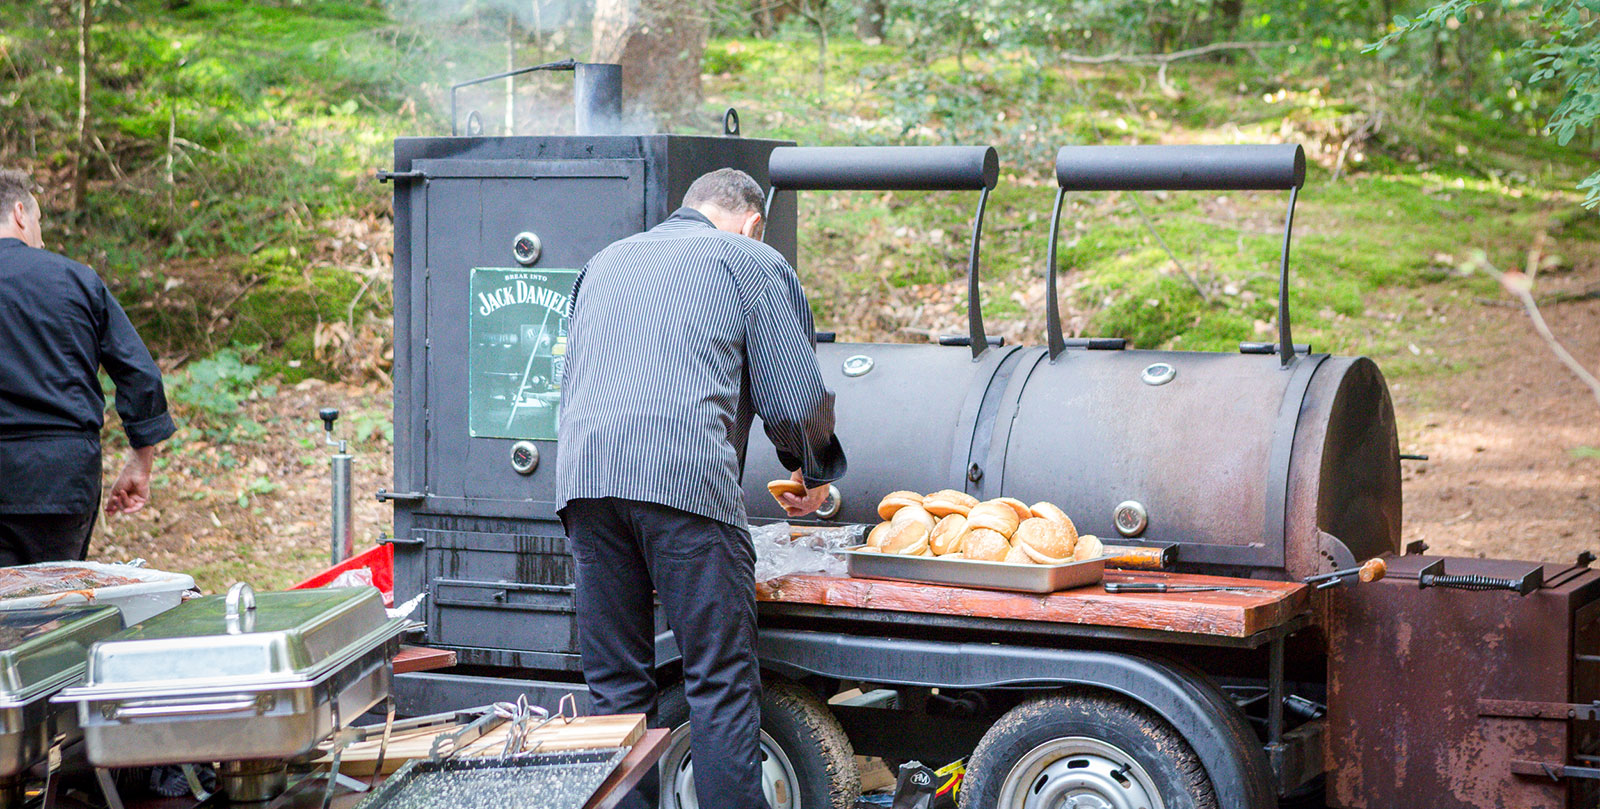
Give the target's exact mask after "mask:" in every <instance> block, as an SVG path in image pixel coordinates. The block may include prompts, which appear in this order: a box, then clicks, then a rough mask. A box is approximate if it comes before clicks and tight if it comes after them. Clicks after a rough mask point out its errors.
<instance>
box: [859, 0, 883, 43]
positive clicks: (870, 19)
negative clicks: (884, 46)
mask: <svg viewBox="0 0 1600 809" xmlns="http://www.w3.org/2000/svg"><path fill="white" fill-rule="evenodd" d="M860 11H861V16H859V17H857V18H856V36H857V37H859V38H861V39H879V40H881V39H883V24H884V17H885V16H886V15H887V14H888V12H889V3H888V0H861V9H860Z"/></svg>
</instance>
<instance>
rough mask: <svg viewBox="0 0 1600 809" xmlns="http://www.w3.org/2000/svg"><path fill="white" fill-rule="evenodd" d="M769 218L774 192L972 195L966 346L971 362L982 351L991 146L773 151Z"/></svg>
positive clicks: (993, 165) (993, 162)
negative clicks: (982, 264)
mask: <svg viewBox="0 0 1600 809" xmlns="http://www.w3.org/2000/svg"><path fill="white" fill-rule="evenodd" d="M767 176H768V178H769V179H770V181H771V183H772V188H771V189H770V190H768V191H767V204H766V208H765V210H764V212H763V213H764V214H765V215H766V216H768V217H770V215H771V213H772V199H773V197H775V196H777V194H778V192H779V191H782V190H789V191H977V192H978V211H977V213H976V214H974V215H973V217H972V247H971V250H970V252H969V254H968V256H967V331H968V340H969V342H968V343H967V345H970V346H971V347H972V358H973V359H977V358H978V357H979V356H980V355H982V354H983V352H984V351H985V350H986V349H988V347H989V341H988V339H987V338H986V337H985V334H984V329H983V302H982V301H981V300H980V299H979V296H978V255H979V250H978V246H979V244H980V242H981V240H982V237H983V212H984V209H985V208H987V207H988V204H989V191H990V190H992V189H993V188H994V187H995V184H996V183H998V182H999V181H1000V157H999V155H998V153H996V152H995V150H994V147H993V146H779V147H778V148H776V149H773V150H772V156H771V157H770V158H768V161H767Z"/></svg>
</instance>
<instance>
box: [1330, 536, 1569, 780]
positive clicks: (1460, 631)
mask: <svg viewBox="0 0 1600 809" xmlns="http://www.w3.org/2000/svg"><path fill="white" fill-rule="evenodd" d="M1438 558H1439V557H1428V556H1408V557H1402V558H1398V559H1394V560H1392V561H1391V564H1390V573H1389V577H1388V578H1386V579H1384V580H1382V581H1379V582H1375V583H1371V584H1361V585H1355V586H1345V587H1340V588H1337V589H1335V590H1332V591H1329V592H1328V593H1327V594H1326V597H1327V599H1328V601H1327V603H1326V605H1325V614H1326V616H1327V617H1326V622H1327V631H1328V722H1329V726H1328V745H1327V755H1328V760H1327V763H1328V769H1329V772H1328V804H1329V805H1330V806H1333V807H1338V808H1339V809H1390V807H1401V806H1405V807H1438V809H1457V808H1458V807H1459V808H1464V807H1472V808H1473V809H1561V808H1565V807H1579V806H1593V805H1594V804H1593V791H1592V789H1590V788H1589V787H1588V786H1587V785H1585V784H1577V785H1574V782H1573V781H1572V779H1560V780H1556V779H1551V778H1548V777H1532V776H1524V775H1516V774H1514V773H1512V771H1511V762H1512V761H1514V760H1523V761H1536V762H1550V763H1553V764H1568V763H1572V762H1571V759H1570V756H1571V755H1572V754H1573V753H1575V752H1577V751H1576V749H1575V748H1574V745H1573V738H1574V735H1575V734H1574V728H1575V727H1577V726H1578V725H1582V724H1590V723H1575V722H1571V721H1568V720H1567V718H1566V716H1565V714H1564V713H1563V714H1562V715H1561V716H1558V717H1556V718H1550V717H1546V716H1531V715H1528V716H1503V715H1483V714H1485V713H1487V714H1506V713H1513V712H1514V711H1513V710H1510V709H1512V708H1517V709H1525V713H1528V714H1531V713H1532V711H1533V709H1534V708H1533V706H1531V705H1530V703H1557V704H1562V705H1565V704H1566V703H1569V702H1578V701H1587V700H1588V699H1592V696H1591V694H1592V693H1593V692H1592V691H1589V688H1590V687H1591V685H1592V680H1593V678H1592V676H1589V675H1578V674H1577V672H1576V670H1577V666H1578V664H1576V663H1575V662H1574V659H1573V657H1574V653H1575V650H1574V638H1575V637H1579V642H1580V644H1582V643H1591V642H1592V640H1593V639H1592V637H1591V638H1590V640H1583V639H1582V637H1587V636H1575V629H1576V627H1575V623H1576V622H1577V620H1579V619H1580V618H1585V619H1586V618H1587V617H1588V616H1590V615H1591V614H1593V609H1592V607H1591V602H1593V601H1594V600H1595V598H1596V597H1597V596H1600V574H1596V573H1594V572H1591V571H1582V572H1578V573H1576V575H1567V576H1564V577H1560V578H1557V577H1558V576H1559V574H1561V573H1562V572H1563V571H1565V570H1568V568H1567V567H1566V566H1563V565H1546V566H1545V577H1546V580H1547V581H1554V582H1555V585H1554V586H1551V587H1547V588H1545V589H1541V590H1538V591H1536V592H1534V593H1532V594H1530V595H1528V596H1526V597H1522V596H1518V595H1517V594H1516V593H1512V592H1505V591H1488V592H1478V591H1466V590H1453V589H1440V588H1428V589H1420V588H1419V587H1418V586H1417V583H1416V580H1415V575H1416V573H1417V571H1418V570H1419V569H1420V568H1421V567H1422V566H1423V565H1425V564H1427V563H1430V562H1434V561H1437V560H1438ZM1533 566H1535V563H1531V562H1513V561H1506V560H1488V559H1456V558H1451V559H1448V560H1446V567H1447V571H1448V572H1449V573H1450V574H1453V575H1482V576H1493V577H1500V578H1515V577H1518V576H1520V575H1521V574H1522V573H1524V572H1526V571H1527V570H1529V569H1530V568H1531V567H1533ZM1563 579H1565V580H1563ZM1584 607H1591V608H1590V609H1588V610H1583V609H1582V608H1584ZM1580 610H1582V611H1581V612H1580ZM1588 631H1589V630H1587V629H1586V630H1585V632H1588ZM1582 648H1584V647H1582V646H1580V649H1579V651H1581V649H1582ZM1583 665H1586V666H1588V665H1592V664H1583ZM1585 683H1589V684H1590V685H1585ZM1480 700H1488V701H1491V702H1487V703H1483V705H1487V706H1488V710H1486V711H1485V710H1483V708H1482V705H1481V704H1480ZM1540 712H1541V713H1543V712H1544V711H1543V710H1542V709H1541V710H1540Z"/></svg>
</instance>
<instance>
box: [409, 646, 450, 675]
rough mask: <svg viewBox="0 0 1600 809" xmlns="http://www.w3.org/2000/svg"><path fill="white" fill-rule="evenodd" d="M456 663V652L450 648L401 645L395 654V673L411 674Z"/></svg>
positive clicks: (447, 666)
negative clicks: (398, 651)
mask: <svg viewBox="0 0 1600 809" xmlns="http://www.w3.org/2000/svg"><path fill="white" fill-rule="evenodd" d="M455 664H456V653H455V652H452V651H450V650H448V649H429V648H428V647H426V646H401V647H400V653H399V654H397V655H395V656H394V673H395V674H410V673H411V672H414V671H433V670H434V669H443V668H449V667H450V666H454V665H455Z"/></svg>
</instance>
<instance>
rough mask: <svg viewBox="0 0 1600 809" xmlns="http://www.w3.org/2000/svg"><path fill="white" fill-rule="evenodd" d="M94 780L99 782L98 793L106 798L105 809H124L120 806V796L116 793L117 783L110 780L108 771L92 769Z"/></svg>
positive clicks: (99, 768)
mask: <svg viewBox="0 0 1600 809" xmlns="http://www.w3.org/2000/svg"><path fill="white" fill-rule="evenodd" d="M94 780H96V781H98V782H100V792H101V794H103V795H105V798H106V809H126V807H124V806H123V805H122V795H121V794H119V793H118V792H117V783H116V782H115V781H113V780H111V771H110V770H107V769H105V768H103V767H96V768H94Z"/></svg>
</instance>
